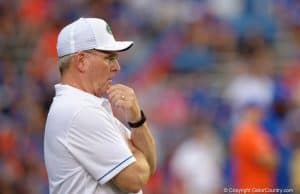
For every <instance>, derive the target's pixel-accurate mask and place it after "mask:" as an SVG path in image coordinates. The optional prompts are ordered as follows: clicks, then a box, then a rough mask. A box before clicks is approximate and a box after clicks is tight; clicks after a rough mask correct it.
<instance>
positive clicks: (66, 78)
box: [61, 73, 91, 93]
mask: <svg viewBox="0 0 300 194" xmlns="http://www.w3.org/2000/svg"><path fill="white" fill-rule="evenodd" d="M61 83H62V84H66V85H70V86H72V87H74V88H78V89H80V90H83V91H85V92H88V93H91V92H90V89H89V87H88V86H87V84H86V83H85V82H83V81H82V79H81V76H78V77H74V76H71V75H70V74H68V73H66V74H64V75H62V78H61Z"/></svg>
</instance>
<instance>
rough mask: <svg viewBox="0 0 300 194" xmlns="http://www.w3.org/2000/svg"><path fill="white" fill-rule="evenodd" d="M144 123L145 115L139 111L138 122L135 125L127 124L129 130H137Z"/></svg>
mask: <svg viewBox="0 0 300 194" xmlns="http://www.w3.org/2000/svg"><path fill="white" fill-rule="evenodd" d="M145 121H146V117H145V114H144V112H143V111H142V110H141V119H140V120H139V121H138V122H135V123H131V122H128V125H129V127H131V128H138V127H140V126H142V125H143V124H144V123H145Z"/></svg>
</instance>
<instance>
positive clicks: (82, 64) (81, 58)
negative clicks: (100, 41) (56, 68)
mask: <svg viewBox="0 0 300 194" xmlns="http://www.w3.org/2000/svg"><path fill="white" fill-rule="evenodd" d="M85 57H86V56H85V54H84V53H83V52H79V53H78V54H77V55H76V57H75V60H76V64H77V65H76V68H77V70H78V71H79V72H81V73H83V72H85V71H86V69H87V63H86V60H85Z"/></svg>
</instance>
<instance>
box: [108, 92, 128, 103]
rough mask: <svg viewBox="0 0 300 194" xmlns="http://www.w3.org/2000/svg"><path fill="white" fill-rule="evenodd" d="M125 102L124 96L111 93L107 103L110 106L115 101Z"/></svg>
mask: <svg viewBox="0 0 300 194" xmlns="http://www.w3.org/2000/svg"><path fill="white" fill-rule="evenodd" d="M119 100H120V101H126V97H125V95H123V94H121V93H113V94H111V95H110V96H109V101H110V102H111V103H112V104H116V102H117V101H119Z"/></svg>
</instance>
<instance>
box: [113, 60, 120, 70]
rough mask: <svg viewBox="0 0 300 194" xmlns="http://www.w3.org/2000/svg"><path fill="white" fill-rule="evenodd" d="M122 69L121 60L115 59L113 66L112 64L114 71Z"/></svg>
mask: <svg viewBox="0 0 300 194" xmlns="http://www.w3.org/2000/svg"><path fill="white" fill-rule="evenodd" d="M120 70H121V66H120V64H119V61H118V60H114V62H113V66H112V71H114V72H118V71H120Z"/></svg>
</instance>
